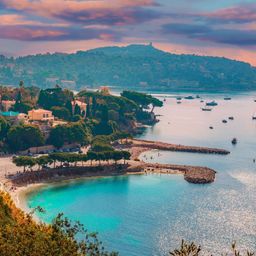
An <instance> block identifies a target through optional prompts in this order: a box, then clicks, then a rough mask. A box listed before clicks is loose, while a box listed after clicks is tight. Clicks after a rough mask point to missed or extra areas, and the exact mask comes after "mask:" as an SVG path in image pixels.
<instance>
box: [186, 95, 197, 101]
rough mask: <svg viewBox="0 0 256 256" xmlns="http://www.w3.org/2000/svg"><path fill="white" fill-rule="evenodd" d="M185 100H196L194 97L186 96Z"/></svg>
mask: <svg viewBox="0 0 256 256" xmlns="http://www.w3.org/2000/svg"><path fill="white" fill-rule="evenodd" d="M184 99H186V100H193V99H195V98H194V97H193V96H191V95H190V96H186V97H185V98H184Z"/></svg>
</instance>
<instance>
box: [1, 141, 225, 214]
mask: <svg viewBox="0 0 256 256" xmlns="http://www.w3.org/2000/svg"><path fill="white" fill-rule="evenodd" d="M118 147H121V148H122V149H126V150H129V151H130V153H131V159H132V160H128V161H127V164H126V165H122V164H120V163H119V165H118V166H116V165H114V164H113V163H112V164H111V165H99V166H98V165H95V164H94V165H85V166H77V167H69V168H55V169H51V170H49V171H45V170H44V171H32V172H26V173H22V172H20V168H17V167H16V166H15V165H14V164H13V163H12V160H11V157H6V158H4V161H2V163H0V185H2V187H3V190H5V191H6V192H8V193H9V194H10V195H11V197H12V199H13V200H14V202H15V204H16V205H17V206H18V207H19V208H21V209H22V210H23V211H24V212H25V213H29V212H30V211H31V209H29V207H28V205H27V200H26V197H27V195H28V194H29V193H32V192H33V191H36V190H37V189H39V188H41V187H43V186H47V185H49V184H56V185H58V184H60V183H64V182H74V181H82V180H89V179H98V178H104V177H114V176H125V175H147V174H167V175H183V176H184V180H185V181H187V182H190V183H194V184H206V183H211V182H213V181H214V180H215V174H216V172H215V171H214V170H212V169H210V168H207V167H200V166H189V165H172V164H158V163H147V162H144V161H142V160H140V159H141V156H142V154H145V153H147V152H151V151H153V150H169V151H176V150H177V151H181V150H182V151H183V150H184V149H185V151H187V150H189V149H191V148H192V151H190V150H189V151H190V152H191V153H192V152H193V153H209V154H216V153H217V154H218V153H220V154H223V153H224V154H228V153H229V152H228V151H225V150H223V149H212V148H202V147H194V146H192V147H191V146H182V145H176V144H168V143H163V142H154V141H145V140H138V139H135V140H132V143H131V144H128V145H123V144H119V145H118ZM184 147H185V148H184ZM194 149H195V150H196V151H194ZM202 149H203V151H204V152H202ZM117 167H118V168H117ZM7 170H8V171H7ZM3 174H4V175H3Z"/></svg>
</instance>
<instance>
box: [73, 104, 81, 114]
mask: <svg viewBox="0 0 256 256" xmlns="http://www.w3.org/2000/svg"><path fill="white" fill-rule="evenodd" d="M74 115H81V108H80V107H79V106H78V105H77V104H76V105H75V109H74Z"/></svg>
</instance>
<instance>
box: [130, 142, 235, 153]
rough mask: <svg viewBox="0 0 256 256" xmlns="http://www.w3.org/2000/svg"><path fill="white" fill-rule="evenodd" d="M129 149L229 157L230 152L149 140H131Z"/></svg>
mask: <svg viewBox="0 0 256 256" xmlns="http://www.w3.org/2000/svg"><path fill="white" fill-rule="evenodd" d="M129 147H137V148H147V149H158V150H166V151H177V152H191V153H201V154H218V155H228V154H230V151H228V150H225V149H220V148H210V147H198V146H185V145H180V144H171V143H165V142H159V141H149V140H139V139H133V140H130V145H129Z"/></svg>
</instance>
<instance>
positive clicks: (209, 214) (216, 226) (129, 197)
mask: <svg viewBox="0 0 256 256" xmlns="http://www.w3.org/2000/svg"><path fill="white" fill-rule="evenodd" d="M186 95H187V94H186ZM158 96H160V97H161V98H162V99H163V96H162V95H158ZM225 96H227V95H224V94H222V95H220V94H209V95H201V97H202V98H203V99H204V100H216V101H217V102H218V106H216V107H214V108H213V110H212V111H211V112H206V111H205V112H204V111H202V110H201V107H202V106H203V104H204V103H201V102H200V99H194V100H182V103H181V104H177V103H176V99H175V97H174V96H173V95H166V101H165V103H164V107H163V108H160V109H156V113H157V114H159V115H160V116H159V119H160V122H159V123H157V124H156V125H155V126H153V127H148V128H147V129H146V130H145V132H144V133H143V134H142V135H141V136H140V138H143V139H149V140H158V141H163V142H171V143H178V144H185V145H195V146H209V147H219V148H224V149H227V150H230V151H231V154H230V155H227V156H221V155H204V154H194V153H181V152H180V153H175V152H161V151H153V152H150V153H147V154H143V155H142V157H141V158H142V159H144V160H145V161H150V162H158V163H175V164H189V165H200V166H208V167H211V168H214V169H215V170H216V171H217V172H218V173H217V178H216V181H215V182H214V183H212V184H208V185H194V184H189V183H187V182H186V181H185V180H184V179H183V176H182V175H159V174H154V175H134V176H124V177H113V178H111V177H107V178H100V179H91V180H81V181H79V182H68V183H61V184H59V185H47V186H45V187H43V188H42V189H40V190H39V191H34V192H33V193H31V194H29V196H28V205H29V207H31V208H33V207H36V206H38V205H40V206H41V207H43V208H44V209H45V210H46V214H44V215H40V216H39V217H40V218H41V219H42V220H43V221H46V222H50V221H51V220H52V218H53V217H54V216H56V215H57V213H59V212H63V213H64V214H65V215H66V216H68V217H69V218H71V219H72V220H79V221H80V222H82V223H83V224H84V225H85V226H86V228H88V229H89V230H90V231H98V232H99V234H100V239H101V240H102V241H103V243H104V245H106V248H107V249H108V250H115V251H119V252H120V255H121V256H122V255H123V256H133V255H134V256H140V255H146V256H149V255H168V251H169V250H171V249H174V248H176V247H178V245H179V244H180V242H181V240H182V239H185V240H188V241H194V242H196V243H198V244H200V245H202V247H203V248H204V249H205V251H211V252H213V253H216V254H215V255H218V253H219V252H221V251H222V252H223V251H227V250H228V249H229V247H230V246H231V243H232V242H233V241H236V242H237V245H238V247H239V248H242V249H244V248H249V249H251V250H256V163H255V162H254V159H256V120H255V121H253V120H252V115H254V112H256V102H254V99H256V93H248V94H233V95H228V96H231V97H232V100H230V101H225V100H223V98H224V97H225ZM230 116H233V117H234V120H233V121H231V120H229V119H228V117H230ZM223 119H226V120H227V121H228V122H227V123H226V124H225V123H223V122H222V120H223ZM210 126H212V127H213V129H212V130H211V129H209V127H210ZM233 138H237V140H238V143H237V145H235V146H234V145H232V144H231V140H232V139H233Z"/></svg>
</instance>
